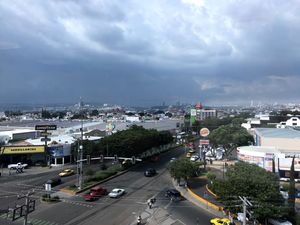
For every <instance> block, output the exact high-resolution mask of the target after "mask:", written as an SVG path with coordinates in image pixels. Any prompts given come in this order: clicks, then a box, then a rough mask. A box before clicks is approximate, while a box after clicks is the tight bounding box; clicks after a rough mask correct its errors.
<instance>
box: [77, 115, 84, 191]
mask: <svg viewBox="0 0 300 225" xmlns="http://www.w3.org/2000/svg"><path fill="white" fill-rule="evenodd" d="M80 132H81V138H80V145H79V151H80V162H79V180H78V183H79V184H78V188H79V190H81V189H82V180H83V171H82V170H83V165H82V158H83V146H82V144H83V120H81V128H80Z"/></svg>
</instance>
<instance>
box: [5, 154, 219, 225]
mask: <svg viewBox="0 0 300 225" xmlns="http://www.w3.org/2000/svg"><path fill="white" fill-rule="evenodd" d="M182 153H184V149H179V150H174V151H171V152H168V153H165V154H164V155H163V156H162V157H161V158H160V160H159V162H156V163H149V162H144V163H142V164H139V165H137V166H136V167H135V168H133V169H132V170H130V171H129V172H127V173H125V174H123V175H121V176H119V177H116V178H114V179H112V180H110V181H107V182H106V183H103V184H102V186H103V187H105V188H107V189H108V190H109V191H110V190H112V189H113V188H117V187H118V188H124V189H125V190H126V194H125V195H124V196H122V197H120V198H118V199H111V198H109V197H108V196H104V197H102V198H100V199H99V200H97V201H94V202H85V201H84V200H83V198H82V194H81V195H78V196H72V197H70V196H67V195H63V196H62V202H59V203H56V204H46V203H40V202H39V203H38V204H37V208H36V211H34V212H33V213H31V214H30V215H29V219H30V220H31V221H32V223H33V224H34V225H63V224H64V225H95V224H104V225H114V224H116V225H117V224H118V225H123V224H124V225H130V224H135V221H136V218H137V216H138V215H142V218H143V224H162V221H165V222H166V224H189V225H190V224H209V220H210V219H211V218H213V215H210V214H208V213H207V212H206V211H203V210H201V209H199V208H198V207H196V206H194V205H193V204H192V203H190V202H188V201H187V200H183V201H180V202H172V201H170V200H169V199H167V198H166V197H165V196H164V193H165V191H166V190H167V189H168V188H172V182H171V179H170V176H169V173H168V171H167V169H166V166H167V164H168V162H169V160H170V159H171V158H172V157H174V156H175V157H176V156H179V155H180V154H182ZM148 167H153V168H155V169H156V170H157V172H158V174H157V175H156V176H154V177H145V176H144V175H143V172H144V170H145V169H146V168H148ZM56 174H57V171H50V172H47V173H45V174H36V175H33V176H31V177H27V176H23V178H21V179H18V180H16V181H14V182H11V181H10V182H5V183H4V185H2V184H1V187H0V194H1V195H2V194H3V195H5V194H7V195H9V194H11V195H12V196H13V195H14V197H15V198H16V193H17V192H20V190H28V189H29V188H32V187H35V188H37V187H40V186H41V185H42V184H43V183H44V182H45V180H47V179H48V178H49V177H51V176H53V175H56ZM20 177H21V176H20ZM75 178H76V176H71V177H66V178H63V179H64V183H67V182H69V181H70V180H72V179H73V180H74V179H75ZM57 188H59V187H57ZM37 192H38V193H43V191H42V190H40V192H39V191H37ZM38 196H39V195H38V194H37V197H38ZM154 196H155V197H156V199H157V202H156V203H155V205H154V207H153V208H152V209H149V208H148V206H147V200H148V199H149V198H151V197H154ZM11 198H13V197H9V198H7V199H6V201H5V198H2V197H1V196H0V202H1V205H6V204H5V202H6V203H7V200H8V199H9V200H8V202H10V201H11ZM2 203H3V204H2ZM0 222H1V220H0ZM167 222H168V223H167Z"/></svg>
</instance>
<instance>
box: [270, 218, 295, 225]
mask: <svg viewBox="0 0 300 225" xmlns="http://www.w3.org/2000/svg"><path fill="white" fill-rule="evenodd" d="M268 224H270V225H292V223H291V222H290V221H288V220H287V219H285V218H282V219H268Z"/></svg>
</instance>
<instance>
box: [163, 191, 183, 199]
mask: <svg viewBox="0 0 300 225" xmlns="http://www.w3.org/2000/svg"><path fill="white" fill-rule="evenodd" d="M165 196H166V197H167V198H170V199H171V200H172V201H173V200H175V201H176V200H181V199H182V197H181V194H180V192H179V191H177V190H176V189H168V190H167V191H166V193H165Z"/></svg>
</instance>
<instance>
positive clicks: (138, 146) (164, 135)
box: [83, 125, 173, 157]
mask: <svg viewBox="0 0 300 225" xmlns="http://www.w3.org/2000/svg"><path fill="white" fill-rule="evenodd" d="M172 141H173V137H172V135H171V133H170V132H169V131H157V130H154V129H150V130H148V129H145V128H143V127H141V126H137V125H133V126H131V127H130V128H129V129H127V130H123V131H119V132H117V133H115V134H112V135H110V136H106V137H104V138H102V139H101V140H100V141H99V142H98V143H94V142H91V141H84V142H83V148H84V154H86V155H91V156H99V155H100V154H103V155H104V156H113V155H118V156H122V157H131V156H139V155H140V154H142V153H143V152H145V151H147V150H149V149H151V148H153V147H159V146H161V145H165V144H169V143H170V142H172Z"/></svg>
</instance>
